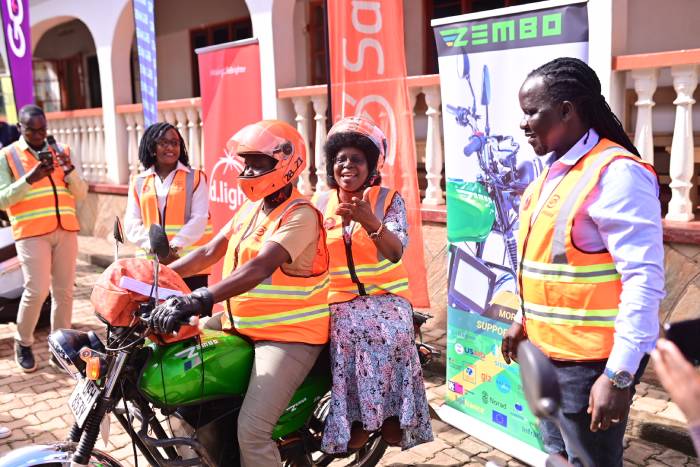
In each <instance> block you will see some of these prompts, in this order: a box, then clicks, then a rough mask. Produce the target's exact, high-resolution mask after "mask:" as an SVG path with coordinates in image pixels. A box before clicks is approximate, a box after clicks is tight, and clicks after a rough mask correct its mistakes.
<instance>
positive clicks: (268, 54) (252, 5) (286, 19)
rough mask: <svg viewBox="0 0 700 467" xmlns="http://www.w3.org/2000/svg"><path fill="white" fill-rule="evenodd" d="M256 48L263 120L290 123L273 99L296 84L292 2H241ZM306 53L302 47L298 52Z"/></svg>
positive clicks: (288, 111)
mask: <svg viewBox="0 0 700 467" xmlns="http://www.w3.org/2000/svg"><path fill="white" fill-rule="evenodd" d="M245 2H246V5H247V6H248V11H249V12H250V19H251V22H252V23H253V37H255V38H257V39H258V43H259V45H260V75H261V76H260V79H261V87H262V115H263V118H273V119H280V120H285V121H292V120H293V119H294V117H295V115H294V113H293V112H292V111H291V109H290V108H289V107H288V106H285V105H284V104H283V102H282V101H281V100H278V99H277V89H279V88H286V87H292V86H295V85H297V83H296V79H297V73H296V62H297V60H296V55H297V53H296V52H297V50H296V47H295V45H296V44H295V41H294V21H293V18H294V4H295V1H294V0H245ZM305 52H306V45H305V44H304V46H303V49H302V50H301V51H299V53H300V54H301V53H305Z"/></svg>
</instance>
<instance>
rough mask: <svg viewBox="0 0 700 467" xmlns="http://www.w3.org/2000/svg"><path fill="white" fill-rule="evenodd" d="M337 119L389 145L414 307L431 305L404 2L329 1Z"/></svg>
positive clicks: (387, 172) (389, 176) (386, 177)
mask: <svg viewBox="0 0 700 467" xmlns="http://www.w3.org/2000/svg"><path fill="white" fill-rule="evenodd" d="M327 4H328V36H329V50H330V66H331V98H332V99H331V103H332V105H331V109H332V112H333V121H334V122H335V121H337V120H339V119H340V118H341V117H347V116H352V115H358V116H363V117H366V118H369V119H370V120H372V121H374V122H375V123H376V124H377V125H378V126H379V127H380V128H381V129H382V130H383V131H384V134H386V137H387V140H388V141H387V142H388V144H389V147H388V151H387V157H386V161H385V163H384V169H383V170H382V185H384V186H387V187H389V188H393V189H395V190H397V191H399V192H400V193H401V196H403V198H404V200H405V201H406V211H407V216H408V224H409V228H408V231H409V232H408V236H409V242H408V248H407V249H406V253H405V254H404V257H403V262H404V264H406V265H408V267H407V270H408V282H409V286H410V288H411V293H412V295H413V300H412V301H413V305H414V306H418V307H427V306H430V304H429V302H428V285H427V281H426V272H425V261H424V259H423V235H422V232H421V212H420V193H419V191H418V177H417V175H416V151H415V145H414V141H415V137H414V135H413V109H412V108H411V104H410V102H409V98H408V89H407V87H406V54H404V40H403V36H404V34H403V18H404V14H403V0H381V1H362V2H358V1H353V2H350V1H346V0H331V1H329V2H328V3H327Z"/></svg>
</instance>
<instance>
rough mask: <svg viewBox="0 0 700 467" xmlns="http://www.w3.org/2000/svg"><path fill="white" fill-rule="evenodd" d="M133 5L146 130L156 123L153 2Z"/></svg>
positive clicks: (140, 0)
mask: <svg viewBox="0 0 700 467" xmlns="http://www.w3.org/2000/svg"><path fill="white" fill-rule="evenodd" d="M0 1H2V0H0ZM133 5H134V23H135V25H136V51H137V53H138V58H139V77H140V80H139V81H140V86H141V103H142V104H143V122H144V124H145V127H146V128H148V127H149V126H150V125H153V124H154V123H156V122H157V121H158V72H157V68H156V26H155V17H154V13H153V0H133Z"/></svg>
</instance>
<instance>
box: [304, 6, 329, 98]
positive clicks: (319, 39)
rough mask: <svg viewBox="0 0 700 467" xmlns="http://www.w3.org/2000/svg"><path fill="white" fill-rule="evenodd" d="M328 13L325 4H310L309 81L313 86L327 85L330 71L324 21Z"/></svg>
mask: <svg viewBox="0 0 700 467" xmlns="http://www.w3.org/2000/svg"><path fill="white" fill-rule="evenodd" d="M325 17H326V11H325V9H324V8H323V2H321V1H312V2H311V3H309V25H308V28H307V30H308V33H309V80H310V81H311V84H326V83H327V82H328V69H327V67H326V31H325V27H324V20H325Z"/></svg>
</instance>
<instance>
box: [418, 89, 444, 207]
mask: <svg viewBox="0 0 700 467" xmlns="http://www.w3.org/2000/svg"><path fill="white" fill-rule="evenodd" d="M423 94H424V95H425V103H426V105H427V106H428V110H427V111H426V112H425V115H427V116H428V133H427V135H426V141H425V170H426V173H427V174H426V179H427V181H428V187H427V188H426V190H425V198H423V204H427V205H431V206H437V205H440V204H445V198H444V197H443V195H442V187H441V182H442V168H443V154H442V139H441V138H442V131H441V130H440V86H439V85H435V86H426V87H424V88H423Z"/></svg>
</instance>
